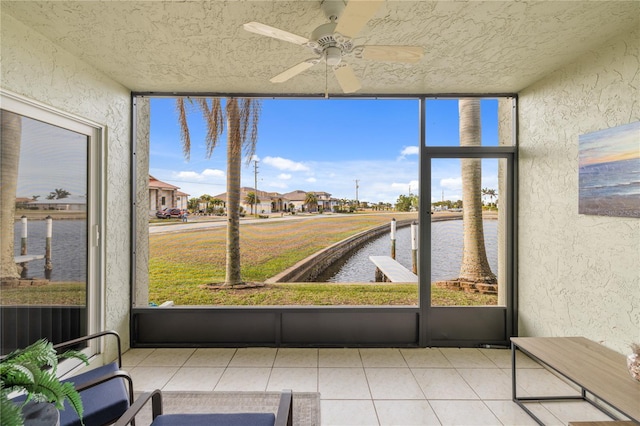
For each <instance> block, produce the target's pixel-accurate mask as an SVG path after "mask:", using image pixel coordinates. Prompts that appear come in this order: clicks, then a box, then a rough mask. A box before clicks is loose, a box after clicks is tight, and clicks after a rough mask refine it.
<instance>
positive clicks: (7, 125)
mask: <svg viewBox="0 0 640 426" xmlns="http://www.w3.org/2000/svg"><path fill="white" fill-rule="evenodd" d="M0 124H1V125H0V139H1V140H2V145H1V146H2V148H0V182H2V186H1V187H0V232H2V238H0V285H2V284H4V283H8V284H13V283H15V282H16V281H17V280H18V279H19V278H20V273H19V271H18V266H17V265H16V263H15V261H14V257H13V256H14V246H13V235H14V234H13V221H14V216H15V214H16V190H17V188H18V163H19V162H20V142H21V139H22V118H21V117H20V115H18V114H14V113H12V112H9V111H6V110H0Z"/></svg>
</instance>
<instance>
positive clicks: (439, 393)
mask: <svg viewBox="0 0 640 426" xmlns="http://www.w3.org/2000/svg"><path fill="white" fill-rule="evenodd" d="M518 355H519V358H518V385H519V387H520V389H519V391H518V395H566V394H570V393H576V392H575V390H574V389H573V388H572V387H570V386H569V385H567V384H566V383H565V382H564V381H562V380H560V379H559V378H557V377H556V376H554V375H553V374H551V373H549V372H548V371H547V370H545V369H543V368H541V367H540V366H539V365H538V364H536V363H535V362H533V361H531V360H530V359H528V358H527V357H526V356H524V355H523V354H521V353H518ZM123 364H124V369H125V370H127V371H129V373H130V374H131V375H132V377H133V382H134V385H135V390H136V391H145V390H152V389H156V388H158V389H163V390H167V391H181V390H184V391H279V390H281V389H293V391H294V392H295V391H298V392H320V395H321V418H322V424H323V425H370V426H373V425H394V426H401V425H535V422H534V421H533V420H532V419H531V418H530V417H529V416H528V415H527V414H526V413H525V412H524V411H522V410H521V409H520V408H519V407H518V406H517V405H516V404H514V403H513V402H512V401H511V352H510V351H509V350H499V349H457V348H417V349H394V348H382V349H297V348H279V349H277V348H241V349H231V348H214V349H131V350H129V351H127V352H126V353H125V354H124V357H123ZM530 407H531V409H532V411H534V412H535V413H536V414H537V415H538V416H539V417H540V418H541V419H542V420H543V421H544V422H545V423H546V424H547V425H566V424H567V423H568V422H569V421H570V420H583V421H586V420H606V419H608V418H607V417H606V416H605V415H604V414H602V413H601V412H600V411H598V410H597V409H595V408H593V407H592V406H591V405H589V404H587V403H584V402H548V403H543V404H539V403H533V404H530Z"/></svg>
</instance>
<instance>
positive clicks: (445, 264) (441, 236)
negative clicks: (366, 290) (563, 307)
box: [317, 220, 498, 283]
mask: <svg viewBox="0 0 640 426" xmlns="http://www.w3.org/2000/svg"><path fill="white" fill-rule="evenodd" d="M484 239H485V247H486V250H487V258H488V259H489V265H490V266H491V270H492V271H493V273H494V274H496V275H497V272H498V221H497V220H485V221H484ZM431 247H432V250H431V281H438V280H445V279H453V278H457V277H458V274H459V273H460V263H461V262H462V220H447V221H441V222H432V223H431ZM390 254H391V242H390V239H389V234H385V235H382V236H380V237H378V238H375V239H373V240H371V241H370V242H368V243H367V244H365V245H364V246H363V247H362V248H361V249H360V250H358V251H357V252H355V253H354V254H353V255H351V256H350V257H349V258H347V259H345V260H344V262H342V263H341V264H339V265H334V268H332V270H330V271H325V274H323V275H322V276H320V277H318V279H317V281H319V282H335V283H352V282H370V281H374V273H375V266H374V265H373V263H372V262H371V261H370V260H369V256H390ZM396 260H397V261H398V262H399V263H400V264H402V265H403V266H404V267H405V268H407V269H409V270H411V227H404V228H400V229H398V230H397V232H396Z"/></svg>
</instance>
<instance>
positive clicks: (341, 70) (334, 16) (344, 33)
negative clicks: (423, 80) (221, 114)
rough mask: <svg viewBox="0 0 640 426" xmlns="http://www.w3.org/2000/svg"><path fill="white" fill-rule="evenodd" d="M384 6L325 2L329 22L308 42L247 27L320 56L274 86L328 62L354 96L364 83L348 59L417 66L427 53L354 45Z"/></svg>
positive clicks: (367, 1)
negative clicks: (363, 28) (346, 60)
mask: <svg viewBox="0 0 640 426" xmlns="http://www.w3.org/2000/svg"><path fill="white" fill-rule="evenodd" d="M382 3H384V0H351V1H349V2H348V3H346V5H345V2H344V1H343V0H323V1H322V3H321V5H320V7H321V9H322V11H323V12H324V14H325V16H326V17H327V19H329V22H328V23H326V24H322V25H320V26H319V27H318V28H316V29H315V30H313V32H312V33H311V37H309V38H308V39H307V38H304V37H302V36H299V35H297V34H293V33H290V32H288V31H284V30H281V29H279V28H274V27H271V26H269V25H266V24H262V23H260V22H248V23H246V24H244V25H243V27H244V29H245V30H247V31H249V32H252V33H256V34H260V35H264V36H267V37H272V38H275V39H278V40H284V41H288V42H290V43H294V44H298V45H300V46H304V47H306V48H308V49H310V50H311V51H312V52H313V53H314V54H315V55H316V56H315V57H313V58H310V59H306V60H305V61H303V62H300V63H299V64H297V65H294V66H292V67H291V68H289V69H287V70H285V71H284V72H282V73H280V74H278V75H276V76H275V77H273V78H271V79H270V80H269V81H271V82H272V83H282V82H285V81H287V80H289V79H291V78H292V77H295V76H296V75H298V74H300V73H302V72H303V71H306V70H308V69H309V68H311V67H313V66H314V65H316V64H318V63H320V62H325V63H326V64H327V66H330V67H332V68H333V72H334V74H335V76H336V79H337V80H338V83H339V84H340V87H341V88H342V91H343V92H344V93H353V92H356V91H358V90H359V89H360V88H361V84H360V81H359V80H358V77H357V76H356V75H355V73H354V72H353V68H351V66H350V65H349V64H348V63H347V62H345V60H344V59H345V58H351V57H353V58H356V59H370V60H375V61H392V62H405V63H416V62H418V61H419V60H420V59H421V58H422V55H423V54H424V52H423V49H422V47H419V46H370V45H359V46H356V45H354V43H353V37H355V36H356V35H357V34H358V32H360V30H361V29H362V27H364V26H365V25H366V23H367V22H368V21H369V20H370V19H371V18H372V17H373V15H375V13H376V12H377V10H378V8H380V6H381V5H382Z"/></svg>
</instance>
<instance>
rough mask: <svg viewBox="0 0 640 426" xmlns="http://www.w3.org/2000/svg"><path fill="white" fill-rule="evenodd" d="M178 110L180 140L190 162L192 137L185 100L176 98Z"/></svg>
mask: <svg viewBox="0 0 640 426" xmlns="http://www.w3.org/2000/svg"><path fill="white" fill-rule="evenodd" d="M176 110H177V111H178V124H180V140H181V141H182V153H183V154H184V158H185V159H186V160H187V161H189V159H190V158H191V136H190V134H189V124H188V123H187V111H186V108H185V105H184V98H183V97H178V98H176Z"/></svg>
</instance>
